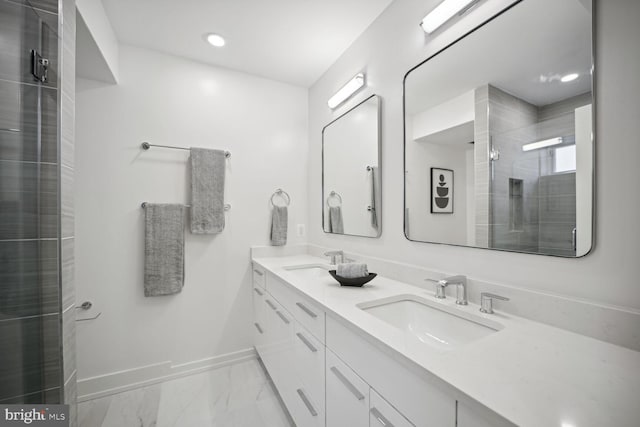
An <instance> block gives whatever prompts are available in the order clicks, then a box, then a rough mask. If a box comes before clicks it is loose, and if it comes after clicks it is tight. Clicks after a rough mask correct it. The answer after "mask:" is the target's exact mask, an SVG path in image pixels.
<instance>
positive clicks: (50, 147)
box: [0, 0, 75, 425]
mask: <svg viewBox="0 0 640 427" xmlns="http://www.w3.org/2000/svg"><path fill="white" fill-rule="evenodd" d="M74 55H75V2H74V1H66V0H65V1H63V2H58V1H57V0H29V1H18V2H16V1H8V0H0V342H1V344H0V404H38V403H46V404H57V403H68V404H71V406H72V410H71V416H72V425H75V418H74V417H75V407H74V405H73V403H74V402H75V364H74V356H73V353H75V349H74V341H75V297H74V294H73V288H74V286H73V222H72V220H73V207H72V204H71V203H70V202H69V200H71V199H72V198H71V195H72V185H71V184H72V180H73V163H72V160H73V152H72V151H70V150H69V147H72V146H73V135H72V133H73V126H74V123H73V103H74V98H75V96H74V93H73V86H74V83H73V80H74V76H73V67H74V62H75V61H74ZM63 71H64V72H63ZM65 147H66V148H65Z"/></svg>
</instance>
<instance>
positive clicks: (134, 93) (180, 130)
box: [75, 46, 320, 394]
mask: <svg viewBox="0 0 640 427" xmlns="http://www.w3.org/2000/svg"><path fill="white" fill-rule="evenodd" d="M119 62H120V84H119V85H113V86H106V85H104V84H101V83H96V82H90V81H79V82H78V95H77V110H76V111H77V116H76V117H77V121H76V123H77V143H76V165H77V169H76V185H77V187H76V200H75V202H76V218H77V220H76V239H77V243H76V244H77V246H76V265H77V284H78V285H77V301H79V302H81V301H84V300H91V301H93V302H94V303H95V310H94V313H95V312H98V311H101V312H102V316H101V317H100V318H98V319H97V320H94V321H90V322H83V323H79V324H78V335H77V345H78V377H79V379H80V380H81V386H82V380H83V379H87V378H88V377H92V376H96V375H101V374H109V373H113V372H115V371H119V370H124V369H133V368H138V367H143V366H147V365H150V364H156V363H163V362H167V361H170V362H171V364H173V365H179V364H183V363H188V362H192V361H197V360H200V359H206V358H210V357H213V356H216V355H221V354H226V353H229V352H234V351H238V350H243V349H246V348H249V347H251V345H252V343H251V336H252V330H251V329H250V328H251V322H250V319H251V318H252V302H251V301H252V299H251V293H250V291H251V286H250V281H251V279H250V277H251V276H250V272H251V270H250V268H249V247H250V246H251V245H266V244H268V242H269V240H268V239H269V220H270V207H269V198H270V196H271V194H272V193H273V191H274V190H275V189H276V188H278V187H281V188H283V189H284V190H286V191H287V192H288V193H289V194H290V195H291V206H290V211H289V231H290V232H289V244H296V243H300V242H304V241H305V238H303V237H296V235H295V232H294V231H295V225H296V224H298V223H305V222H306V218H307V203H308V202H307V197H306V167H307V165H306V159H307V150H308V143H307V129H308V122H307V102H308V100H307V90H306V89H302V88H298V87H294V86H290V85H286V84H282V83H277V82H274V81H270V80H266V79H262V78H257V77H253V76H250V75H247V74H242V73H238V72H233V71H229V70H225V69H221V68H214V67H211V66H206V65H201V64H198V63H195V62H190V61H187V60H183V59H179V58H176V57H171V56H166V55H163V54H159V53H155V52H151V51H148V50H142V49H137V48H132V47H126V46H122V47H121V49H120V61H119ZM142 141H150V142H151V143H157V144H169V145H177V146H184V147H189V146H200V147H207V148H220V149H226V150H229V151H231V153H232V157H231V159H230V160H228V162H227V173H226V190H225V191H226V192H225V199H226V202H227V203H230V204H232V209H231V211H230V212H228V213H227V214H226V228H225V230H224V232H223V233H222V234H219V235H191V234H190V233H188V232H186V244H185V247H186V266H185V268H186V281H185V286H184V289H183V291H182V293H180V294H178V295H175V296H167V297H157V298H145V297H144V296H143V282H142V280H143V249H144V246H143V245H144V243H143V236H144V224H143V210H142V209H141V208H140V203H141V202H143V201H149V202H167V203H171V202H172V203H188V202H189V193H188V182H189V181H188V179H187V159H188V153H187V152H182V151H176V150H166V149H160V148H152V149H151V150H149V151H142V150H141V149H140V144H141V142H142ZM319 197H320V195H319V194H318V198H316V200H318V199H319ZM319 224H320V222H319V220H318V226H319ZM129 377H133V375H129ZM80 394H82V391H81V393H80Z"/></svg>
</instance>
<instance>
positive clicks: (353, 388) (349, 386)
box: [331, 366, 364, 400]
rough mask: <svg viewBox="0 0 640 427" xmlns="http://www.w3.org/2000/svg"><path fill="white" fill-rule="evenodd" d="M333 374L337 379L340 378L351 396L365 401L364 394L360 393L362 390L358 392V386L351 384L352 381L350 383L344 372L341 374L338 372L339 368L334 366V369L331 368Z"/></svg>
mask: <svg viewBox="0 0 640 427" xmlns="http://www.w3.org/2000/svg"><path fill="white" fill-rule="evenodd" d="M331 372H333V374H334V375H335V376H336V377H338V379H339V380H340V382H341V383H342V384H344V386H345V387H346V388H347V389H348V390H349V391H350V392H351V394H353V395H354V396H355V397H356V399H358V400H363V399H364V394H362V393H360V390H358V389H357V388H356V386H354V385H353V384H351V381H349V380H348V379H347V377H345V376H344V375H343V374H342V372H340V371H339V370H338V368H337V367H335V366H332V367H331Z"/></svg>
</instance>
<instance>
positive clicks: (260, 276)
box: [251, 263, 267, 289]
mask: <svg viewBox="0 0 640 427" xmlns="http://www.w3.org/2000/svg"><path fill="white" fill-rule="evenodd" d="M252 269H253V270H252V272H251V274H252V275H253V283H254V285H258V286H260V287H261V288H263V289H264V288H265V287H266V283H267V272H266V271H265V270H264V268H262V267H260V266H259V265H257V264H253V263H252Z"/></svg>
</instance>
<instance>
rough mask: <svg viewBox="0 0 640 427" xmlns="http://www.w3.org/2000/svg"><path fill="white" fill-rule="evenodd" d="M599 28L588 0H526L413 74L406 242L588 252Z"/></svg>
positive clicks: (408, 79)
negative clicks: (595, 35)
mask: <svg viewBox="0 0 640 427" xmlns="http://www.w3.org/2000/svg"><path fill="white" fill-rule="evenodd" d="M478 7H480V6H478ZM592 28H593V18H592V5H591V1H590V0H562V1H557V0H521V1H519V2H516V3H514V4H513V5H512V6H510V7H509V8H507V9H506V10H504V11H503V12H501V13H500V14H499V15H497V16H495V17H493V18H492V19H490V20H489V21H487V22H485V23H484V24H482V25H481V26H479V27H478V28H476V29H475V30H473V31H471V32H470V33H468V34H467V35H465V36H464V37H462V38H460V39H459V40H457V41H456V42H454V43H452V44H451V45H449V46H448V47H446V48H445V49H443V50H441V51H440V52H438V53H436V54H435V55H433V56H432V57H430V58H428V59H427V60H426V61H424V62H423V63H421V64H419V65H417V66H416V67H414V68H413V69H411V70H410V71H409V72H408V73H407V74H406V76H405V80H404V127H405V129H404V132H405V140H404V166H405V167H404V171H405V180H404V185H405V188H404V191H405V206H404V208H405V224H404V230H405V235H406V237H407V238H408V239H409V240H413V241H422V242H429V243H443V244H450V245H459V246H472V247H479V248H487V249H496V250H505V251H516V252H527V253H532V254H540V255H553V256H562V257H579V256H584V255H586V254H587V253H588V252H589V251H590V250H591V247H592V238H593V188H594V186H593V180H594V170H593V165H594V143H593V133H594V132H593V122H594V120H593V107H592V105H593V42H592ZM434 171H435V172H434Z"/></svg>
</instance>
